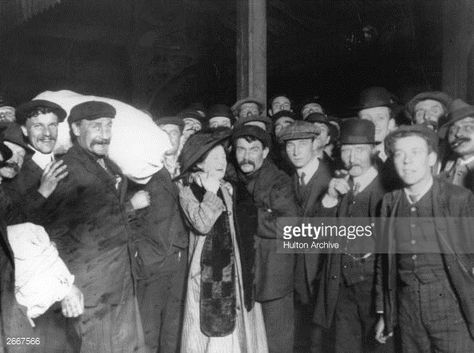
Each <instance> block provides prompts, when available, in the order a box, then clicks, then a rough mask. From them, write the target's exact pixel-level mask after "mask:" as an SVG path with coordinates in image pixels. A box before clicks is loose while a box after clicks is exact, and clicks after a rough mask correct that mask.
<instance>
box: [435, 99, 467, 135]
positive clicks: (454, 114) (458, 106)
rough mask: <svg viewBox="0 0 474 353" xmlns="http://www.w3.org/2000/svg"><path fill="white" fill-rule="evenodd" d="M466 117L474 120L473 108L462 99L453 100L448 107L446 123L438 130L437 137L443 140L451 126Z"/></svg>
mask: <svg viewBox="0 0 474 353" xmlns="http://www.w3.org/2000/svg"><path fill="white" fill-rule="evenodd" d="M467 117H473V118H474V106H472V105H469V104H467V103H466V102H464V101H463V100H462V99H455V100H454V101H453V102H452V103H451V105H450V106H449V111H448V119H447V121H446V123H445V124H443V125H442V126H441V127H440V128H439V131H438V134H439V137H441V138H445V137H446V133H447V132H448V130H449V127H450V126H451V125H452V124H454V123H455V122H456V121H459V120H462V119H464V118H467Z"/></svg>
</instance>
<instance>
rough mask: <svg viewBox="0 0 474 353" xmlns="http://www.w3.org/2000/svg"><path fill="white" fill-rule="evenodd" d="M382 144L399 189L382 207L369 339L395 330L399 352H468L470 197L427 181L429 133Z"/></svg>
mask: <svg viewBox="0 0 474 353" xmlns="http://www.w3.org/2000/svg"><path fill="white" fill-rule="evenodd" d="M385 144H386V151H387V153H388V154H389V155H390V156H392V157H393V160H394V163H395V169H396V172H397V173H398V175H399V176H400V179H401V180H402V182H403V187H402V188H401V189H399V190H395V191H393V192H390V193H388V194H385V196H384V198H383V201H382V210H381V215H382V221H383V228H382V229H383V233H382V234H381V237H379V240H381V241H380V244H379V252H380V256H379V257H378V259H377V261H378V264H377V267H376V268H377V278H376V284H377V285H376V289H377V300H376V309H377V312H379V313H381V314H380V319H379V322H378V324H377V326H376V339H377V340H378V341H379V342H381V343H384V342H386V341H387V339H388V337H390V336H391V334H392V333H393V329H394V325H395V324H398V327H399V330H400V337H401V346H402V347H403V351H404V352H446V353H448V352H473V351H474V301H473V300H472V293H474V281H473V277H472V276H473V264H474V255H473V254H474V241H473V237H472V227H473V226H474V224H473V222H472V219H473V218H472V217H473V216H474V195H473V194H472V193H470V192H466V189H464V188H462V187H460V186H457V185H452V184H450V183H448V182H446V181H445V180H442V179H437V178H434V177H433V175H432V168H433V166H434V164H435V163H436V158H437V148H438V137H437V135H436V133H435V132H434V131H433V130H431V129H429V128H427V127H425V126H422V125H412V126H402V127H400V128H399V129H398V130H395V131H393V132H392V133H390V134H389V135H388V136H387V138H386V140H385Z"/></svg>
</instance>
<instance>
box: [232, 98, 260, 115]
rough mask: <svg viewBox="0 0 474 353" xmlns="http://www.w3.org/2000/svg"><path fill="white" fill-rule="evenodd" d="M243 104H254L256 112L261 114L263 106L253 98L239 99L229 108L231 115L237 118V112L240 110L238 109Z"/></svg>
mask: <svg viewBox="0 0 474 353" xmlns="http://www.w3.org/2000/svg"><path fill="white" fill-rule="evenodd" d="M244 103H255V104H257V106H258V111H259V114H262V113H263V108H264V104H263V102H262V101H261V100H259V99H257V98H254V97H246V98H244V99H240V100H238V101H237V102H235V103H234V105H233V106H232V107H231V108H230V109H231V110H232V113H233V114H234V115H235V116H238V115H239V113H238V110H239V109H240V107H241V106H242V104H244Z"/></svg>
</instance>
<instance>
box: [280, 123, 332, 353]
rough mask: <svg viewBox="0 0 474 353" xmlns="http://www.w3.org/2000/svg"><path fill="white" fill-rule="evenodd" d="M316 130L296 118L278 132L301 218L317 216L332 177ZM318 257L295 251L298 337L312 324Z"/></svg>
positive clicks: (316, 339) (316, 340)
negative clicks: (287, 161) (289, 167)
mask: <svg viewBox="0 0 474 353" xmlns="http://www.w3.org/2000/svg"><path fill="white" fill-rule="evenodd" d="M318 133H319V128H318V127H316V126H314V124H312V123H310V122H307V121H301V120H298V121H296V122H295V123H294V124H292V125H289V126H288V127H286V128H284V129H283V130H282V132H281V135H280V138H281V140H282V141H283V142H284V143H285V148H286V154H287V155H288V158H289V160H290V161H291V163H292V165H293V167H294V169H295V172H294V174H293V176H292V178H293V188H294V192H295V195H296V199H297V202H298V205H299V206H300V208H301V216H303V217H315V216H317V209H318V208H319V207H320V202H321V198H322V196H323V195H324V194H325V193H326V190H327V187H328V184H329V181H330V180H331V168H330V167H329V166H328V165H327V164H326V163H325V162H324V161H323V160H320V159H319V154H320V143H319V141H318ZM319 259H320V258H319V256H318V254H296V266H295V293H296V295H297V297H296V299H297V300H296V306H295V314H296V317H297V319H296V324H297V325H301V326H299V327H300V328H302V329H300V330H298V326H296V328H297V332H295V334H296V335H297V337H298V336H301V332H309V330H308V327H309V326H310V325H311V320H312V314H313V311H314V294H315V293H314V288H315V281H316V273H317V271H318V262H319ZM305 326H308V327H305ZM303 327H304V328H303ZM313 336H315V332H313ZM312 338H313V342H312V344H313V346H314V347H316V346H318V347H319V344H320V339H318V338H317V337H312ZM308 340H309V337H308V338H307V339H306V340H304V339H303V340H302V339H298V338H296V340H295V344H296V345H303V344H304V343H302V342H300V341H308ZM306 344H307V343H306ZM306 349H307V347H306Z"/></svg>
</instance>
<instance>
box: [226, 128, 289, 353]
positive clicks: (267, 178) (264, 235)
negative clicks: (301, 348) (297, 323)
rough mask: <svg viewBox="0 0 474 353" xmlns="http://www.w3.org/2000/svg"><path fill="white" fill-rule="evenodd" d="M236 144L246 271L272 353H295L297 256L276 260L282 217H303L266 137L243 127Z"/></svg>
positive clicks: (239, 222) (239, 210)
mask: <svg viewBox="0 0 474 353" xmlns="http://www.w3.org/2000/svg"><path fill="white" fill-rule="evenodd" d="M232 140H233V147H234V149H233V150H234V151H235V157H236V162H237V169H238V176H239V180H240V183H239V184H238V190H237V203H238V204H239V206H240V207H239V209H238V210H237V220H238V224H239V229H240V235H241V238H242V243H243V247H244V248H243V250H242V253H245V254H246V256H245V257H246V259H245V260H246V261H249V262H250V264H249V265H248V266H245V267H246V268H250V269H252V268H254V269H255V272H254V274H252V273H250V274H249V277H250V278H252V277H254V278H255V282H254V283H255V288H256V295H255V300H256V301H258V302H260V303H261V304H262V311H263V318H264V320H265V328H266V332H267V341H268V348H269V351H270V352H271V353H278V352H281V353H288V352H292V351H293V341H294V309H293V289H294V283H293V275H294V255H293V254H277V246H276V242H275V237H276V219H277V217H295V216H297V215H298V206H297V204H296V199H295V195H294V192H293V188H292V185H291V180H290V178H289V176H288V175H286V174H285V173H284V172H283V171H281V170H279V169H278V168H277V167H276V166H275V165H274V164H273V163H272V162H271V161H270V159H269V158H268V154H269V147H270V144H271V139H270V135H269V134H268V133H267V132H265V131H264V130H262V129H261V128H259V127H257V126H243V127H241V128H240V129H235V130H234V133H233V136H232ZM254 244H255V245H254ZM244 285H245V284H244ZM246 285H253V283H247V284H246Z"/></svg>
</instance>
